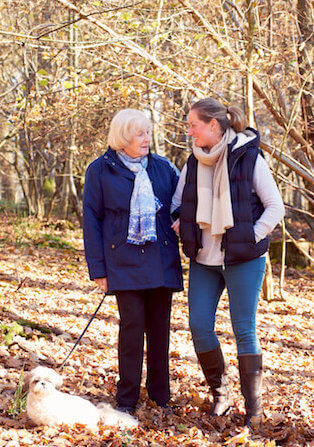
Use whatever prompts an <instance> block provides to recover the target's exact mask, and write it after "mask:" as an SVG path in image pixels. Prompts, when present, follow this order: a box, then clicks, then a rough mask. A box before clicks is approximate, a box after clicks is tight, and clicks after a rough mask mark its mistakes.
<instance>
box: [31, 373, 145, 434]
mask: <svg viewBox="0 0 314 447" xmlns="http://www.w3.org/2000/svg"><path fill="white" fill-rule="evenodd" d="M27 379H28V383H29V392H28V395H27V404H26V410H27V414H28V416H29V418H30V419H31V420H32V421H33V422H34V423H35V424H36V425H48V426H54V425H58V424H67V425H72V424H82V425H86V426H87V427H89V428H90V429H92V430H94V431H97V430H98V427H97V425H98V422H101V423H102V424H104V425H114V426H120V427H121V428H126V427H137V425H138V421H137V420H136V419H135V418H133V417H132V416H131V415H130V414H127V413H122V412H120V411H117V410H115V409H114V408H112V407H111V405H109V404H105V403H102V404H100V405H99V406H98V408H97V407H95V405H93V404H92V403H91V402H89V401H88V400H86V399H83V398H82V397H78V396H73V395H71V394H67V393H62V392H61V391H58V390H57V389H56V388H59V387H60V386H61V384H62V378H61V376H60V375H59V374H58V373H57V372H56V371H54V370H53V369H50V368H45V367H43V366H38V367H37V368H35V369H33V370H32V371H31V372H30V373H29V374H28V378H27Z"/></svg>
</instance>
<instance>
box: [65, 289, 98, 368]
mask: <svg viewBox="0 0 314 447" xmlns="http://www.w3.org/2000/svg"><path fill="white" fill-rule="evenodd" d="M105 298H106V294H104V296H103V297H102V300H101V301H100V303H99V304H98V306H97V309H96V310H95V312H94V313H93V315H92V316H91V318H90V320H89V322H88V323H87V325H86V327H85V329H84V330H83V332H82V333H81V335H80V336H79V338H78V339H77V340H76V342H75V345H74V346H73V348H72V349H71V351H70V352H69V354H68V355H67V356H66V358H65V359H64V360H63V362H62V363H61V365H60V366H59V369H62V368H63V367H64V365H65V364H66V362H67V361H68V359H69V358H70V356H71V354H72V352H73V351H74V350H75V348H76V347H77V345H78V344H79V342H80V341H81V340H82V338H83V337H84V334H85V332H86V331H87V329H88V328H89V326H90V324H91V322H92V321H93V319H94V318H95V317H96V314H97V312H98V311H99V309H100V307H101V305H102V303H103V302H104V299H105Z"/></svg>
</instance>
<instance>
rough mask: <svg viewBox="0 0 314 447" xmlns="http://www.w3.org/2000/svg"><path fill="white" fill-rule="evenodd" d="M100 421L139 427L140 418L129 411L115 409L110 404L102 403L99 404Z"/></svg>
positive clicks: (121, 426) (127, 426)
mask: <svg viewBox="0 0 314 447" xmlns="http://www.w3.org/2000/svg"><path fill="white" fill-rule="evenodd" d="M97 409H98V411H99V418H100V423H101V424H103V425H112V426H119V427H120V428H121V429H122V430H123V429H125V428H136V427H138V420H137V419H136V418H135V417H133V416H131V415H130V414H128V413H123V412H122V411H118V410H115V409H114V408H113V407H112V406H111V405H110V404H107V403H100V404H98V405H97Z"/></svg>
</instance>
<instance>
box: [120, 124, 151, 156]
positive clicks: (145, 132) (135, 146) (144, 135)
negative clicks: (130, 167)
mask: <svg viewBox="0 0 314 447" xmlns="http://www.w3.org/2000/svg"><path fill="white" fill-rule="evenodd" d="M150 142H151V130H150V129H140V130H138V131H137V132H136V134H135V135H134V137H133V139H132V141H131V143H130V144H129V145H128V146H127V147H125V148H124V152H125V153H126V154H127V155H129V156H130V157H132V158H137V157H144V155H147V154H148V152H149V145H150Z"/></svg>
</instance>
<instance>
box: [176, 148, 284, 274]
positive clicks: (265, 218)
mask: <svg viewBox="0 0 314 447" xmlns="http://www.w3.org/2000/svg"><path fill="white" fill-rule="evenodd" d="M212 169H213V168H212ZM186 171H187V166H186V165H185V166H184V167H183V169H182V172H181V175H180V179H179V182H178V185H177V189H176V191H175V193H174V196H173V198H172V205H171V211H174V210H175V209H176V208H178V207H179V206H180V205H181V200H182V193H183V189H184V185H185V179H186ZM252 186H253V192H256V194H257V195H258V197H259V198H260V200H261V202H262V204H263V206H264V212H263V214H262V215H261V217H260V218H259V219H258V220H257V221H256V222H255V224H254V234H255V240H256V242H259V241H260V240H262V239H264V237H266V236H267V235H268V234H269V233H270V232H271V231H272V230H273V229H274V228H275V226H276V225H277V224H278V222H279V221H280V220H281V219H282V218H283V216H284V214H285V208H284V204H283V201H282V198H281V196H280V193H279V190H278V188H277V185H276V182H275V180H274V178H273V176H272V174H271V172H270V169H269V167H268V165H267V163H266V161H265V160H264V158H263V157H262V156H261V155H260V154H259V155H258V157H257V159H256V163H255V167H254V172H253V185H252ZM221 240H222V235H214V236H213V235H212V234H211V232H210V229H203V230H202V245H203V248H201V249H200V250H199V252H198V254H197V257H196V261H197V262H199V263H200V264H204V265H212V266H213V265H215V266H217V265H223V264H224V253H223V252H222V251H221V249H220V247H221ZM263 256H266V254H264V255H263Z"/></svg>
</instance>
